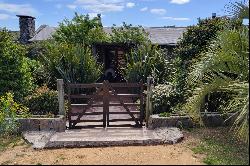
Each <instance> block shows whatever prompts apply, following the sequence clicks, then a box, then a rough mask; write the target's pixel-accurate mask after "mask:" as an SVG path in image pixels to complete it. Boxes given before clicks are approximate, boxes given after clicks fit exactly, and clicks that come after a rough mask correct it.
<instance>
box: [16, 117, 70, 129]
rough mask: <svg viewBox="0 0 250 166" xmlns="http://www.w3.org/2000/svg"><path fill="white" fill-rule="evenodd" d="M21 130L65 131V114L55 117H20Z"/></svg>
mask: <svg viewBox="0 0 250 166" xmlns="http://www.w3.org/2000/svg"><path fill="white" fill-rule="evenodd" d="M17 121H18V122H19V125H20V127H19V131H20V132H23V131H56V132H64V131H65V129H66V119H65V116H63V115H58V116H56V117H54V118H48V117H47V116H32V117H30V118H18V119H17Z"/></svg>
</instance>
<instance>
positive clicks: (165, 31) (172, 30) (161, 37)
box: [29, 25, 187, 45]
mask: <svg viewBox="0 0 250 166" xmlns="http://www.w3.org/2000/svg"><path fill="white" fill-rule="evenodd" d="M56 29H57V28H56V27H50V26H48V25H42V26H40V27H39V28H38V29H37V31H36V35H35V36H34V37H33V38H31V39H30V40H29V41H31V42H34V41H42V40H48V39H50V38H51V37H52V35H53V34H54V33H55V31H56ZM144 29H145V31H146V32H147V33H149V38H150V40H151V42H152V43H153V44H158V45H176V44H177V42H178V40H179V39H181V38H182V36H183V33H184V32H185V31H186V29H187V28H185V27H149V28H144ZM104 31H105V32H106V33H112V29H111V27H104Z"/></svg>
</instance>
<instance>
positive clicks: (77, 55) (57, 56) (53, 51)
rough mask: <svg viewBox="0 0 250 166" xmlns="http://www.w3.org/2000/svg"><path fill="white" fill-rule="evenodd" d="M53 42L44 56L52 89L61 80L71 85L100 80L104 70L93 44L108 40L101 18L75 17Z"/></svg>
mask: <svg viewBox="0 0 250 166" xmlns="http://www.w3.org/2000/svg"><path fill="white" fill-rule="evenodd" d="M53 38H54V40H51V41H48V42H45V43H44V46H43V47H44V48H45V50H43V53H42V55H41V59H42V60H41V61H42V64H43V66H44V67H45V69H46V71H48V73H49V74H48V76H49V79H50V80H49V82H50V83H49V84H50V86H51V87H53V88H55V82H56V79H59V78H62V79H64V81H65V82H68V83H93V82H95V81H96V80H97V79H98V78H99V76H100V73H101V69H102V66H101V65H100V64H97V61H96V59H95V57H94V56H93V55H92V51H91V45H92V44H93V43H96V42H102V41H106V40H107V36H106V34H105V32H104V31H103V29H102V25H101V23H100V21H99V18H94V19H90V18H89V16H88V15H86V16H85V15H78V14H77V13H76V14H75V17H74V18H73V19H72V20H68V19H65V20H64V21H63V22H62V23H60V26H59V28H58V29H57V31H56V33H55V35H54V36H53Z"/></svg>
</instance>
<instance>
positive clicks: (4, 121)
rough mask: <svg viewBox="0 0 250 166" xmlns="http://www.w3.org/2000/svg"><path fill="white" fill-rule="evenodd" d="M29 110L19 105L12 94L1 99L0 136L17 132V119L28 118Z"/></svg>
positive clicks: (7, 94)
mask: <svg viewBox="0 0 250 166" xmlns="http://www.w3.org/2000/svg"><path fill="white" fill-rule="evenodd" d="M28 116H29V109H28V108H27V107H25V106H23V105H21V104H18V103H16V102H15V101H14V99H13V94H12V93H6V94H5V95H3V96H1V97H0V135H10V134H14V133H16V132H17V129H18V125H19V124H18V122H17V120H16V118H17V117H28Z"/></svg>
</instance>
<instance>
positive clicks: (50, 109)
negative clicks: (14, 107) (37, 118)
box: [25, 86, 59, 115]
mask: <svg viewBox="0 0 250 166" xmlns="http://www.w3.org/2000/svg"><path fill="white" fill-rule="evenodd" d="M25 105H26V106H27V107H28V108H29V109H30V113H32V114H33V115H48V114H53V115H57V114H58V111H59V103H58V97H57V92H56V91H53V90H50V89H49V88H48V87H47V86H42V87H39V88H37V89H36V90H35V91H34V93H33V94H32V95H29V96H27V97H25Z"/></svg>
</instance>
